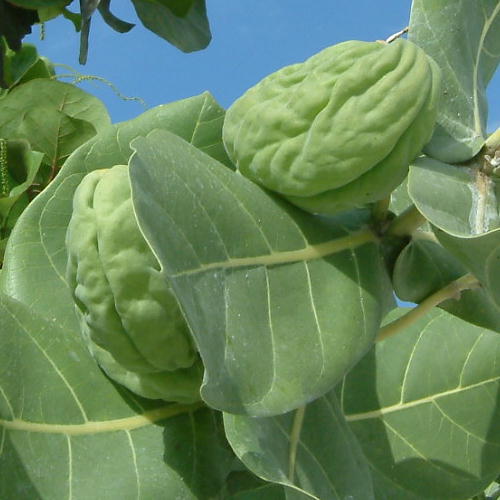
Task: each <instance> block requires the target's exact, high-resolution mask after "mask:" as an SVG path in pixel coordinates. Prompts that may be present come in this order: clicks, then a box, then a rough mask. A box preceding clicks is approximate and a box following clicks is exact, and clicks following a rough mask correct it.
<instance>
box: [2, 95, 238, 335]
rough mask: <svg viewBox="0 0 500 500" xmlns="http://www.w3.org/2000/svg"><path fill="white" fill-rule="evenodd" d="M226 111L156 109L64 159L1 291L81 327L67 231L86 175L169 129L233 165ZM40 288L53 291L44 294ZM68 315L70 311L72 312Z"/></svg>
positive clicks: (202, 101) (208, 103)
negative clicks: (224, 133) (225, 139)
mask: <svg viewBox="0 0 500 500" xmlns="http://www.w3.org/2000/svg"><path fill="white" fill-rule="evenodd" d="M223 119H224V111H223V110H222V109H221V108H220V107H219V106H218V105H217V103H216V102H215V100H214V99H213V98H212V97H211V96H210V94H208V93H206V94H202V95H200V96H196V97H193V98H190V99H185V100H183V101H178V102H175V103H171V104H168V105H162V106H158V107H156V108H153V109H151V110H149V111H147V112H146V113H144V114H142V115H140V116H139V117H137V118H135V119H134V120H131V121H129V122H124V123H121V124H118V125H115V126H112V127H109V128H108V129H107V130H106V131H105V132H102V133H101V134H99V135H98V136H97V137H94V138H93V139H91V140H90V141H88V142H87V143H86V144H84V145H83V146H82V147H80V148H79V149H78V150H76V151H75V152H74V153H73V154H72V155H71V157H70V158H69V159H68V160H67V161H66V163H65V165H64V167H63V169H62V170H61V172H60V173H59V175H58V176H57V178H56V179H55V180H54V181H53V182H52V183H51V184H50V185H49V187H48V188H47V189H46V190H45V191H44V192H43V193H41V194H40V195H39V196H37V198H36V199H35V200H34V201H33V202H32V204H31V205H30V206H29V207H28V209H27V210H26V212H25V213H24V214H23V215H22V217H21V218H20V220H19V222H18V224H17V226H16V228H15V230H14V231H13V233H12V235H11V238H10V242H9V246H8V248H7V252H6V256H5V263H4V268H3V271H2V274H1V275H0V285H1V287H2V290H3V291H4V292H5V293H6V294H8V295H11V296H12V297H14V298H16V299H18V300H20V301H21V302H24V303H25V304H27V305H29V306H30V307H32V308H33V309H34V310H36V311H38V312H39V313H40V314H42V315H43V316H45V317H48V318H57V321H58V322H59V324H60V326H61V327H63V328H68V329H70V330H76V329H78V325H77V324H76V322H75V317H74V315H73V312H72V308H70V309H68V304H72V300H71V297H70V294H69V291H68V288H67V285H66V280H65V272H66V249H65V244H64V241H65V236H66V227H67V224H68V222H69V219H70V217H71V213H72V199H73V193H74V191H75V189H76V187H77V186H78V184H79V182H80V181H81V179H82V178H83V176H84V175H85V174H86V173H88V172H90V171H92V170H95V169H97V168H107V167H112V166H113V165H117V164H124V163H125V164H126V163H127V161H128V158H129V156H130V154H131V152H132V151H131V149H130V147H129V143H130V141H131V140H132V139H133V138H135V137H137V136H138V135H141V134H147V133H148V132H149V131H151V130H152V129H154V128H165V129H168V130H171V131H172V132H175V133H177V134H179V135H181V136H182V137H184V138H185V139H186V140H188V141H191V142H192V143H193V144H195V145H196V146H197V147H199V148H201V149H203V150H204V151H205V152H207V153H208V154H211V155H213V156H214V157H216V158H218V159H219V160H220V161H226V162H229V160H228V159H227V156H226V155H225V152H224V148H223V146H222V141H221V130H222V121H223ZM40 290H50V293H41V292H40ZM68 311H70V313H68Z"/></svg>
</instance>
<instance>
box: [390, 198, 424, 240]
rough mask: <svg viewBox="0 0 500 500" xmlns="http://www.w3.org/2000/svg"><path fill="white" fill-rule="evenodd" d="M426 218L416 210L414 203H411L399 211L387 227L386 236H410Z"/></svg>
mask: <svg viewBox="0 0 500 500" xmlns="http://www.w3.org/2000/svg"><path fill="white" fill-rule="evenodd" d="M426 222H427V219H426V218H425V217H424V216H423V215H422V214H421V213H420V212H419V211H418V209H417V207H416V206H415V205H411V206H410V207H408V208H407V209H406V210H405V211H404V212H401V213H400V214H399V215H398V216H397V217H396V218H395V219H394V220H393V221H392V223H391V225H390V226H389V227H388V229H387V233H386V234H387V235H388V236H411V234H412V233H413V232H414V231H415V230H416V229H418V228H419V227H420V226H422V225H424V224H425V223H426Z"/></svg>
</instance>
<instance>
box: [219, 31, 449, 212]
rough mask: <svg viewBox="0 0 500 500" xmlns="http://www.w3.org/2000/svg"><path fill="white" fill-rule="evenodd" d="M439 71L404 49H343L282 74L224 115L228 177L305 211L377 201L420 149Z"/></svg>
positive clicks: (402, 45) (402, 43)
mask: <svg viewBox="0 0 500 500" xmlns="http://www.w3.org/2000/svg"><path fill="white" fill-rule="evenodd" d="M439 87H440V71H439V68H438V67H437V65H436V63H435V62H434V61H433V60H432V59H430V58H429V57H428V56H427V55H426V54H425V52H424V51H423V50H421V49H420V48H419V47H417V46H416V45H414V44H413V43H411V42H409V41H406V40H403V39H399V40H396V41H395V42H393V43H391V44H387V43H384V42H360V41H348V42H344V43H340V44H338V45H334V46H333V47H329V48H327V49H325V50H323V51H321V52H319V53H318V54H316V55H314V56H312V57H311V58H310V59H308V60H306V61H305V62H303V63H300V64H294V65H292V66H287V67H285V68H282V69H281V70H279V71H277V72H276V73H273V74H271V75H269V76H268V77H266V78H264V79H263V80H262V81H261V82H259V83H258V84H257V85H255V86H254V87H253V88H251V89H250V90H248V91H247V92H246V93H245V94H244V95H243V96H242V97H240V98H239V99H238V100H237V101H236V102H235V103H234V104H233V105H232V106H231V107H230V108H229V110H228V111H227V114H226V118H225V122H224V130H223V138H224V144H225V146H226V149H227V152H228V154H229V156H230V157H231V159H232V160H233V162H234V163H235V164H236V166H237V167H238V170H239V171H240V172H241V173H242V174H243V175H244V176H246V177H248V178H249V179H251V180H253V181H254V182H256V183H258V184H260V185H262V186H263V187H265V188H267V189H270V190H272V191H276V192H278V193H280V194H282V195H283V196H284V197H286V198H287V199H288V200H289V201H291V202H292V203H294V204H295V205H298V206H299V207H302V208H304V209H305V210H308V211H310V212H313V213H326V214H331V213H336V212H339V211H343V210H349V209H352V208H355V207H361V206H365V205H366V204H367V203H371V202H375V201H377V200H380V199H383V198H385V197H387V196H388V195H389V194H390V193H391V191H393V190H394V189H395V188H396V187H397V186H398V185H399V184H400V183H401V182H402V181H403V179H404V178H405V176H406V174H407V170H408V166H409V164H410V162H411V161H412V160H413V159H414V158H415V157H416V156H417V155H418V154H419V152H420V151H421V149H422V147H423V146H424V145H425V144H426V143H427V142H428V141H429V139H430V137H431V135H432V131H433V126H434V123H435V120H436V111H437V101H438V96H439Z"/></svg>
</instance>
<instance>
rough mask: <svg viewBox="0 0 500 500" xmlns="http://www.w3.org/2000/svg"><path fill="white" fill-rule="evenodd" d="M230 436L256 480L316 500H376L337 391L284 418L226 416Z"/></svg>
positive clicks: (235, 449)
mask: <svg viewBox="0 0 500 500" xmlns="http://www.w3.org/2000/svg"><path fill="white" fill-rule="evenodd" d="M224 426H225V429H226V436H227V438H228V440H229V442H230V444H231V446H232V448H233V450H234V451H235V453H236V455H237V456H238V457H239V458H240V460H242V461H243V463H244V464H245V465H246V466H247V467H248V468H249V469H250V470H251V471H252V472H253V473H255V474H256V475H257V476H259V477H261V478H263V479H265V480H267V481H270V482H273V483H277V484H282V485H284V486H286V488H285V490H286V491H287V498H288V497H289V495H291V494H293V493H301V494H302V495H301V496H302V497H303V498H313V499H317V500H329V499H343V498H363V499H366V500H369V499H373V498H375V497H374V493H373V487H372V479H371V473H370V469H369V467H368V464H367V462H366V460H365V458H364V455H363V453H362V452H361V449H360V447H359V444H358V442H357V440H356V437H355V436H354V434H352V432H351V430H350V429H349V427H348V425H347V423H346V422H345V420H344V417H343V415H342V413H341V412H340V409H339V406H338V403H337V398H336V396H335V394H334V393H333V392H330V393H329V394H327V395H325V396H323V397H321V398H319V399H317V400H316V401H314V402H313V403H310V404H309V405H307V406H306V407H304V408H301V409H299V410H296V411H294V412H291V413H287V414H285V415H279V416H276V417H267V418H251V417H246V416H241V415H231V414H225V415H224Z"/></svg>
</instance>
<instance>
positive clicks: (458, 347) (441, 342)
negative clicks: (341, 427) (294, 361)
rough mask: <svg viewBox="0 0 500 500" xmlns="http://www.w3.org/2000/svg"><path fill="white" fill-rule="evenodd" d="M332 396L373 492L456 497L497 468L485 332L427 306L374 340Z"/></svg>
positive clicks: (498, 447) (495, 351) (495, 345)
mask: <svg viewBox="0 0 500 500" xmlns="http://www.w3.org/2000/svg"><path fill="white" fill-rule="evenodd" d="M398 314H401V312H399V313H398ZM394 316H396V315H394ZM338 393H339V395H340V397H341V404H342V410H343V413H344V415H345V418H346V420H347V422H348V423H349V425H350V427H351V429H352V431H353V432H354V434H355V435H356V436H357V438H358V440H359V443H360V445H361V447H362V449H363V451H364V454H365V456H366V458H367V460H368V463H369V465H370V467H371V468H372V470H373V472H374V482H375V486H376V498H377V499H379V498H380V499H385V498H387V499H392V498H397V499H401V500H407V499H408V500H410V499H412V500H416V499H425V500H430V499H436V500H437V499H439V500H445V499H453V500H458V499H466V498H469V497H470V496H473V495H474V494H477V493H479V492H480V491H482V490H483V489H484V488H485V487H486V486H487V485H488V484H489V483H490V482H491V481H492V480H493V479H495V477H497V476H498V474H499V473H500V426H499V425H498V423H499V422H500V337H499V336H498V335H497V334H496V333H494V332H491V331H488V330H485V329H482V328H479V327H476V326H473V325H471V324H469V323H466V322H464V321H462V320H460V319H458V318H456V317H453V316H451V315H449V314H448V313H446V312H444V311H438V310H434V311H433V312H431V313H430V314H428V315H427V316H426V317H424V318H423V319H420V320H419V321H418V322H416V323H414V324H413V325H412V326H410V327H409V328H407V330H405V331H404V332H401V333H400V334H398V335H396V336H394V337H391V338H389V339H386V340H384V341H383V342H380V343H377V344H376V346H375V348H374V349H373V350H372V351H371V352H370V353H369V354H368V355H367V356H365V358H363V360H362V361H361V362H360V363H359V364H358V365H357V366H356V367H355V368H354V369H353V370H352V371H351V372H350V373H349V374H348V376H347V377H346V378H345V380H344V383H343V384H342V386H341V387H339V390H338Z"/></svg>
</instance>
